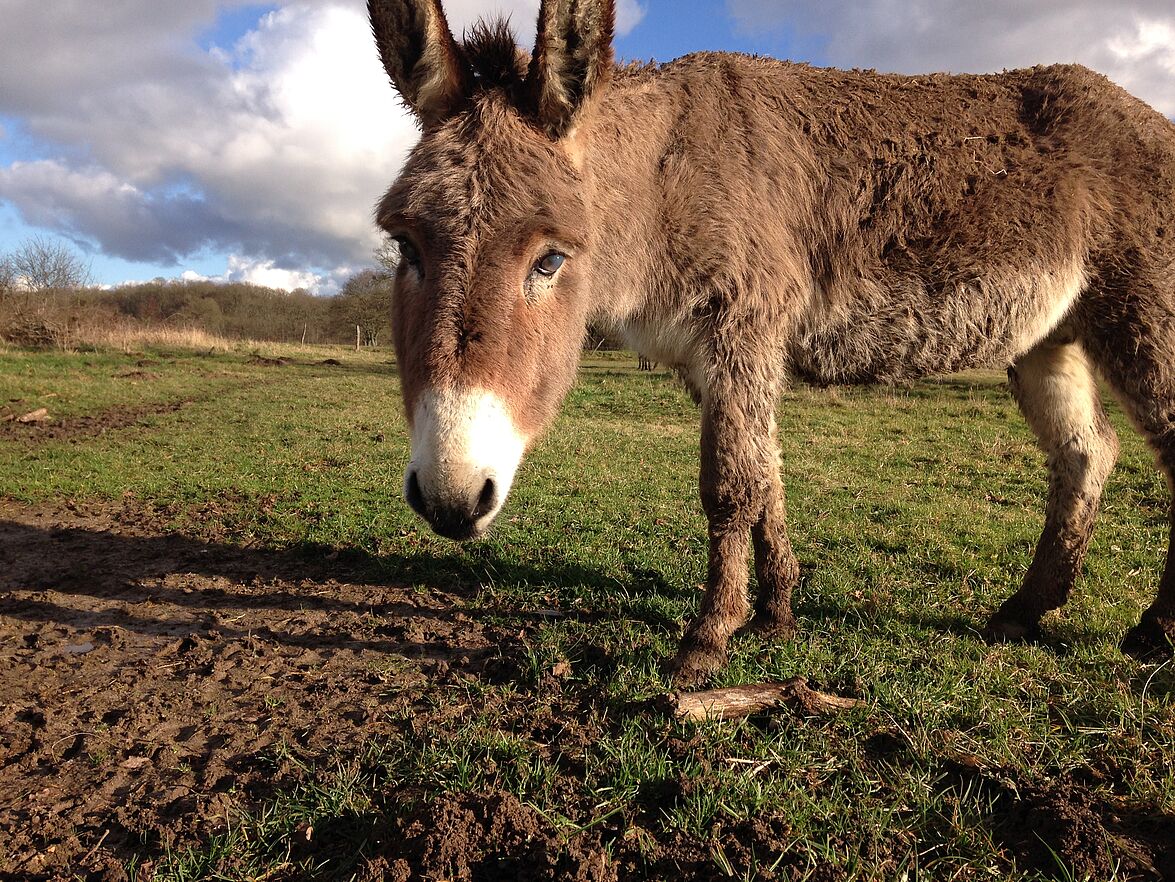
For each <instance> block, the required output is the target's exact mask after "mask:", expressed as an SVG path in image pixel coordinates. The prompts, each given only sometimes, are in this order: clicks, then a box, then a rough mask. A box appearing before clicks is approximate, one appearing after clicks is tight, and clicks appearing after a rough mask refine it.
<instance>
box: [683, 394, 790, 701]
mask: <svg viewBox="0 0 1175 882" xmlns="http://www.w3.org/2000/svg"><path fill="white" fill-rule="evenodd" d="M702 406H703V412H702V451H701V453H702V456H701V460H702V462H701V466H702V467H701V480H700V490H701V497H702V507H703V509H704V510H705V512H706V519H707V521H708V524H709V534H710V559H709V570H708V573H707V577H706V594H705V596H704V597H703V598H702V606H701V610H700V611H699V612H698V617H697V618H696V619H694V621H693V623H692V624H691V625H690V626H689V628H688V630H687V631H686V633H685V637H684V638H682V641H681V647H680V649H679V650H678V653H677V657H676V658H675V659H674V661H673V665H672V669H671V672H672V676H673V679H674V681H675V682H677V683H680V684H683V685H684V684H690V683H695V682H697V681H699V680H701V679H703V678H704V677H706V676H707V675H708V674H711V673H713V672H714V671H716V670H718V669H719V668H721V667H722V666H723V665H724V664H725V663H726V645H727V643H728V642H729V640H730V637H731V635H732V634H733V633H734V632H735V630H736V629H737V628H738V627H739V626H740V625H741V624H742V623H743V622H744V621H745V620H746V617H747V539H748V537H749V535H750V533H751V530H752V528H753V527H754V528H757V529H763V530H765V529H767V528H768V527H769V526H771V527H774V526H778V527H780V528H782V524H781V523H780V524H776V523H775V519H776V517H777V516H778V517H781V516H782V508H780V509H776V508H774V504H775V503H776V502H778V501H780V500H781V494H780V495H779V496H777V495H776V493H774V492H773V490H776V491H777V492H778V488H779V460H778V455H777V454H776V452H775V442H774V438H773V436H772V431H771V427H772V425H773V423H774V409H775V389H774V387H772V388H769V389H749V390H743V389H739V388H738V387H736V386H735V387H732V386H726V388H725V389H723V390H722V394H716V393H715V391H714V390H710V391H709V394H707V395H705V396H704V400H703V405H702ZM769 503H770V504H772V511H771V513H770V516H768V512H767V508H768V504H769ZM768 521H770V522H771V523H770V524H768ZM756 538H760V537H756ZM785 541H786V539H785ZM760 544H762V546H763V547H762V548H759V547H758V546H759V545H760ZM768 545H769V543H768V542H763V543H760V542H756V546H757V547H756V551H757V552H759V555H761V556H762V559H761V561H760V563H765V564H767V566H765V567H762V568H761V569H762V570H763V571H764V574H766V572H768V571H774V570H775V569H776V564H778V563H780V561H779V560H778V559H777V557H778V556H777V555H775V554H774V553H773V551H772V550H771V549H770V548H769V547H768ZM786 554H787V555H789V556H790V546H789V547H788V548H787V551H786ZM780 569H782V570H785V571H786V570H789V569H790V567H788V566H786V565H785V566H783V567H781V568H780ZM788 588H789V590H790V585H789V586H788ZM778 599H779V598H778V597H776V600H778ZM789 606H790V604H789ZM777 607H778V603H775V604H773V605H772V607H771V610H770V614H773V615H776V616H777V617H778V618H779V619H780V620H782V619H785V618H786V619H790V617H791V611H790V609H788V610H787V611H786V613H783V612H782V611H781V610H779V609H778V608H777ZM761 612H764V613H766V612H767V610H761Z"/></svg>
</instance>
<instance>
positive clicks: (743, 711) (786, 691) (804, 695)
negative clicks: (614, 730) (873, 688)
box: [669, 677, 865, 721]
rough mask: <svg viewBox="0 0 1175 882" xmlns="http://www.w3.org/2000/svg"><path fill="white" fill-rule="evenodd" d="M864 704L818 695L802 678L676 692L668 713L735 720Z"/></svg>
mask: <svg viewBox="0 0 1175 882" xmlns="http://www.w3.org/2000/svg"><path fill="white" fill-rule="evenodd" d="M864 703H865V702H863V701H861V700H860V699H858V698H844V697H842V696H840V695H830V694H829V693H827V692H818V691H817V690H815V689H813V688H811V687H810V686H809V685H808V681H807V680H806V679H805V678H803V677H792V678H791V679H790V680H784V681H783V682H782V683H752V684H750V685H747V686H730V687H728V688H726V689H707V690H705V691H704V692H676V693H673V694H671V695H670V696H669V710H670V711H671V712H672V714H673V716H674V717H676V718H677V719H679V720H683V721H697V720H706V719H716V720H734V719H738V718H739V717H745V716H749V715H750V714H753V713H758V712H759V711H764V710H769V709H771V708H774V707H781V706H783V705H788V706H791V707H794V708H796V709H797V710H799V711H802V712H803V713H806V714H828V713H834V712H836V711H843V710H848V709H849V708H854V707H859V706H861V705H863V704H864Z"/></svg>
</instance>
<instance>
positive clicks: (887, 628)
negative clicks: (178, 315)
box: [0, 346, 1175, 882]
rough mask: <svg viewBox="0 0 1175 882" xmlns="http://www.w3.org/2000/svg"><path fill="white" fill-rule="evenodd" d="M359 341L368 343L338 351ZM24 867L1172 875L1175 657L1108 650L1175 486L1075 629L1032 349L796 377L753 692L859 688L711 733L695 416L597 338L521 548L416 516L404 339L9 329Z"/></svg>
mask: <svg viewBox="0 0 1175 882" xmlns="http://www.w3.org/2000/svg"><path fill="white" fill-rule="evenodd" d="M330 362H337V363H330ZM41 407H44V408H46V409H47V411H48V416H49V420H48V421H45V422H39V423H38V422H34V423H30V424H22V423H18V422H16V421H15V420H5V421H3V422H0V879H11V880H17V879H19V880H57V879H87V880H88V879H94V880H121V879H134V880H169V882H170V880H175V882H178V880H196V879H218V880H242V882H243V880H292V879H360V880H377V879H393V880H408V879H430V880H441V879H446V880H491V879H511V880H520V879H525V880H540V879H550V880H556V879H558V880H562V879H579V880H613V879H622V880H636V879H666V878H681V879H737V880H748V879H781V880H799V879H811V880H829V882H831V880H849V879H854V880H856V879H860V880H870V879H876V880H883V879H884V880H896V879H908V880H914V879H936V880H938V879H944V880H947V879H950V880H955V879H957V880H980V879H1017V880H1028V879H1061V880H1078V879H1093V880H1099V882H1101V880H1114V879H1118V880H1127V879H1131V880H1170V879H1175V697H1173V696H1172V684H1173V683H1175V673H1173V671H1172V667H1171V666H1170V665H1165V666H1161V667H1160V666H1155V665H1150V666H1147V665H1141V664H1139V663H1137V662H1135V661H1133V660H1131V659H1128V658H1126V657H1124V656H1122V655H1121V654H1120V653H1119V652H1118V649H1117V642H1118V640H1119V639H1120V638H1121V636H1122V634H1123V633H1124V632H1125V631H1126V629H1127V628H1128V627H1130V625H1131V624H1133V623H1135V622H1137V620H1138V615H1139V613H1140V611H1141V609H1142V608H1143V607H1144V606H1145V604H1146V603H1148V602H1149V600H1150V599H1151V597H1153V593H1154V588H1155V584H1156V582H1157V579H1158V574H1159V568H1160V566H1161V563H1162V555H1163V554H1164V553H1165V546H1166V538H1167V536H1166V532H1167V528H1166V524H1167V520H1166V516H1167V506H1168V496H1167V490H1166V488H1165V486H1164V484H1163V482H1162V480H1161V478H1160V477H1159V475H1158V473H1157V472H1156V470H1155V468H1154V466H1153V464H1152V461H1151V456H1150V454H1149V452H1148V451H1147V450H1146V449H1145V447H1144V445H1143V443H1142V442H1141V440H1140V439H1139V438H1138V437H1137V435H1136V434H1135V433H1134V432H1133V430H1131V429H1130V427H1129V426H1128V425H1127V424H1126V421H1125V420H1124V419H1123V417H1122V415H1121V412H1120V410H1119V409H1118V408H1116V407H1112V408H1111V419H1112V421H1113V423H1114V425H1115V427H1116V429H1117V430H1118V432H1119V434H1120V436H1121V438H1122V447H1123V449H1122V455H1121V458H1120V460H1119V463H1118V466H1117V468H1116V469H1115V471H1114V473H1113V475H1112V477H1111V478H1110V482H1109V485H1108V488H1107V491H1106V498H1105V504H1104V508H1103V511H1102V515H1101V518H1100V521H1099V524H1098V527H1097V530H1096V534H1095V538H1094V542H1093V546H1092V548H1091V551H1090V554H1089V557H1088V560H1087V563H1086V568H1085V574H1084V576H1083V578H1082V579H1081V580H1080V582H1079V583H1078V590H1077V592H1076V594H1075V596H1074V597H1073V599H1072V600H1071V601H1070V602H1069V604H1068V605H1067V606H1066V607H1064V608H1063V609H1062V610H1061V611H1060V612H1058V613H1053V614H1050V616H1049V617H1047V618H1046V620H1045V634H1046V638H1045V640H1044V641H1043V642H1042V643H1039V644H1030V645H996V646H989V645H987V644H985V643H984V642H983V641H982V640H981V639H980V637H979V629H980V628H981V627H982V625H983V623H984V622H985V621H986V618H987V616H989V615H990V614H991V612H992V611H993V610H994V609H995V608H996V607H997V606H998V605H999V604H1000V602H1001V601H1003V600H1004V599H1005V598H1006V597H1007V596H1009V595H1010V594H1011V593H1012V592H1013V591H1014V590H1015V589H1016V588H1017V587H1018V586H1019V584H1020V581H1021V579H1022V577H1023V574H1024V571H1025V569H1026V567H1027V565H1028V562H1029V560H1030V558H1031V555H1032V548H1033V545H1034V543H1035V541H1036V538H1037V536H1038V535H1039V532H1040V525H1041V520H1042V517H1043V515H1042V512H1043V508H1044V502H1043V500H1044V494H1045V489H1046V487H1045V469H1044V463H1043V456H1042V454H1041V453H1039V452H1038V450H1037V448H1036V447H1035V445H1034V443H1033V440H1032V437H1031V435H1030V433H1029V431H1028V429H1027V428H1026V426H1025V425H1024V423H1023V420H1022V419H1021V417H1020V415H1019V413H1018V412H1017V410H1016V407H1015V404H1014V403H1013V402H1012V400H1011V398H1010V397H1009V396H1008V394H1007V389H1006V382H1005V380H1004V377H1003V376H1002V375H1000V374H994V373H975V374H967V375H956V376H952V377H949V378H946V379H943V380H938V381H928V382H921V383H918V384H915V385H912V386H910V387H908V388H887V389H877V388H873V389H852V390H845V389H827V390H820V389H811V388H807V387H803V386H797V387H794V388H792V389H790V390H789V391H787V392H786V393H785V394H784V395H783V397H782V398H781V400H780V403H779V408H778V417H777V418H778V423H779V429H780V431H779V435H780V442H781V445H782V450H783V460H784V463H785V468H784V473H783V474H784V481H785V484H786V491H787V500H788V504H789V509H790V519H791V527H792V539H793V542H794V544H795V548H796V553H797V555H798V557H799V559H800V562H801V566H802V568H803V581H802V584H801V586H800V589H799V592H798V595H797V598H796V612H797V616H798V618H799V622H800V626H801V631H800V633H799V635H798V637H797V638H796V639H795V640H794V641H792V642H790V643H765V642H763V641H761V640H758V639H752V638H748V639H742V640H737V641H735V642H734V643H733V644H732V650H731V663H730V665H729V668H727V669H725V670H723V671H721V672H720V673H719V674H718V677H717V679H716V680H715V681H714V682H715V683H716V684H718V685H725V684H737V683H747V682H756V681H762V680H772V679H785V678H788V677H793V676H797V675H802V676H806V677H808V678H810V680H811V681H812V682H813V683H814V684H815V685H818V686H819V687H821V688H823V689H826V690H829V691H833V692H837V693H839V694H842V695H851V696H856V697H859V698H862V699H864V705H863V706H862V707H861V708H858V709H855V710H851V711H847V712H844V713H841V714H836V715H830V716H825V717H806V716H804V715H802V714H799V713H795V712H791V711H788V710H778V711H773V712H771V713H767V714H762V715H760V716H757V717H752V718H749V719H746V720H743V721H740V722H731V723H717V722H708V723H703V724H699V725H686V724H680V723H676V722H674V721H673V720H671V719H670V718H669V717H668V716H667V715H666V714H665V712H664V711H663V709H662V708H661V705H660V703H659V699H660V698H661V697H662V696H663V695H664V694H665V693H666V692H667V691H668V689H669V685H668V681H667V679H666V677H665V674H664V672H663V669H662V666H661V665H662V662H663V661H664V660H665V659H666V658H668V657H670V656H671V655H672V653H673V652H674V649H675V647H676V645H677V642H678V640H679V639H680V637H681V633H682V628H683V624H684V623H685V622H686V621H688V619H689V617H690V616H691V615H692V614H693V613H694V612H695V610H696V607H697V602H698V600H699V597H700V588H701V583H702V582H703V580H704V578H705V569H706V540H705V535H706V532H705V523H704V519H703V517H702V513H701V508H700V505H699V503H698V501H697V496H696V481H697V473H698V440H697V422H698V416H697V412H696V410H695V408H694V407H693V405H692V404H691V402H690V400H689V397H688V395H687V394H686V393H685V392H684V391H683V390H682V389H680V388H679V387H678V386H677V385H676V384H675V382H674V381H673V380H672V378H671V377H670V376H669V375H668V374H666V373H665V372H664V371H654V372H652V373H647V372H638V371H637V370H636V360H635V357H633V356H607V357H603V356H601V357H589V358H588V359H587V360H586V361H585V363H584V364H583V366H582V367H581V369H580V372H579V377H578V382H577V385H576V386H575V388H574V390H573V391H572V393H571V395H570V397H569V399H568V401H567V404H566V406H565V407H564V410H563V412H562V415H561V417H560V418H559V420H558V422H557V423H556V425H555V427H554V429H553V431H552V432H551V433H550V434H549V435H548V436H547V437H546V438H545V440H543V441H542V442H541V443H540V445H539V446H538V447H537V448H536V450H535V451H534V452H533V454H532V455H531V456H530V457H529V458H528V459H527V460H526V462H525V463H524V465H523V467H522V470H521V471H520V473H519V476H518V478H517V482H516V484H515V489H514V494H513V496H512V498H511V501H510V502H509V503H508V507H507V508H506V509H505V511H504V512H503V514H502V516H501V517H500V518H499V521H498V523H497V525H496V526H495V528H494V529H493V531H492V532H491V534H490V535H489V536H488V537H487V538H485V539H484V540H481V541H478V542H476V543H474V544H471V545H468V546H458V545H456V544H454V543H450V542H448V541H446V540H443V539H440V538H438V537H436V536H434V535H433V534H431V532H429V530H428V528H427V526H426V525H425V524H424V523H423V522H422V521H420V520H419V519H417V518H416V517H415V516H414V515H413V514H412V513H411V511H410V510H409V509H408V507H407V506H406V505H405V504H404V502H403V499H402V492H401V487H400V484H401V479H402V475H403V471H404V466H405V463H406V460H407V457H408V450H407V438H406V432H405V425H404V419H403V415H402V413H401V403H400V393H399V387H398V379H397V374H396V368H395V365H394V364H393V363H392V362H391V356H390V355H389V354H388V353H387V352H386V351H374V352H373V351H365V352H363V353H355V352H351V351H348V350H345V349H327V348H313V349H310V348H306V349H288V350H279V349H278V348H276V347H272V346H270V347H267V348H266V349H265V350H264V352H263V353H261V354H260V355H259V354H257V353H253V352H251V351H250V350H248V349H245V348H242V349H240V350H236V351H228V352H218V353H210V354H197V353H192V352H184V351H179V350H175V351H144V352H137V353H131V354H122V353H111V352H78V353H37V354H30V353H27V352H21V351H16V350H8V351H3V350H0V417H3V416H6V415H12V416H18V415H20V414H23V413H27V412H32V411H35V410H36V409H38V408H41Z"/></svg>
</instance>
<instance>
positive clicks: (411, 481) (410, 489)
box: [406, 469, 424, 515]
mask: <svg viewBox="0 0 1175 882" xmlns="http://www.w3.org/2000/svg"><path fill="white" fill-rule="evenodd" d="M406 489H407V494H406V495H407V498H408V504H409V505H410V506H412V510H413V511H415V512H416V513H417V514H419V515H423V514H424V494H423V493H421V492H420V479H419V478H417V477H416V470H415V469H413V470H412V471H410V472H409V473H408V484H407V488H406Z"/></svg>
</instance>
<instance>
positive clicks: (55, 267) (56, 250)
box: [6, 236, 91, 291]
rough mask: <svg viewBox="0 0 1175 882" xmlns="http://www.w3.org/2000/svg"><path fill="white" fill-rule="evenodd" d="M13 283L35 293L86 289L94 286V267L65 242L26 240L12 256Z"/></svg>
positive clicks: (36, 238)
mask: <svg viewBox="0 0 1175 882" xmlns="http://www.w3.org/2000/svg"><path fill="white" fill-rule="evenodd" d="M6 260H7V262H8V263H9V264H11V267H12V272H13V274H14V276H15V278H14V280H13V282H14V284H16V285H19V286H20V287H23V288H25V289H27V290H31V291H43V290H46V289H50V288H84V287H85V286H86V285H88V284H90V280H91V276H90V264H89V263H88V262H87V261H86V260H84V259H83V258H82V256H81V255H80V254H78V253H77V252H76V251H74V250H73V249H72V248H70V247H69V246H68V245H66V244H65V243H64V242H60V241H58V240H54V239H49V238H48V237H45V236H33V237H32V238H31V239H25V240H24V241H23V242H22V243H21V244H20V245H19V246H18V247H17V249H16V250H15V251H13V252H12V253H11V254H9V255H8V257H7V258H6Z"/></svg>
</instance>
